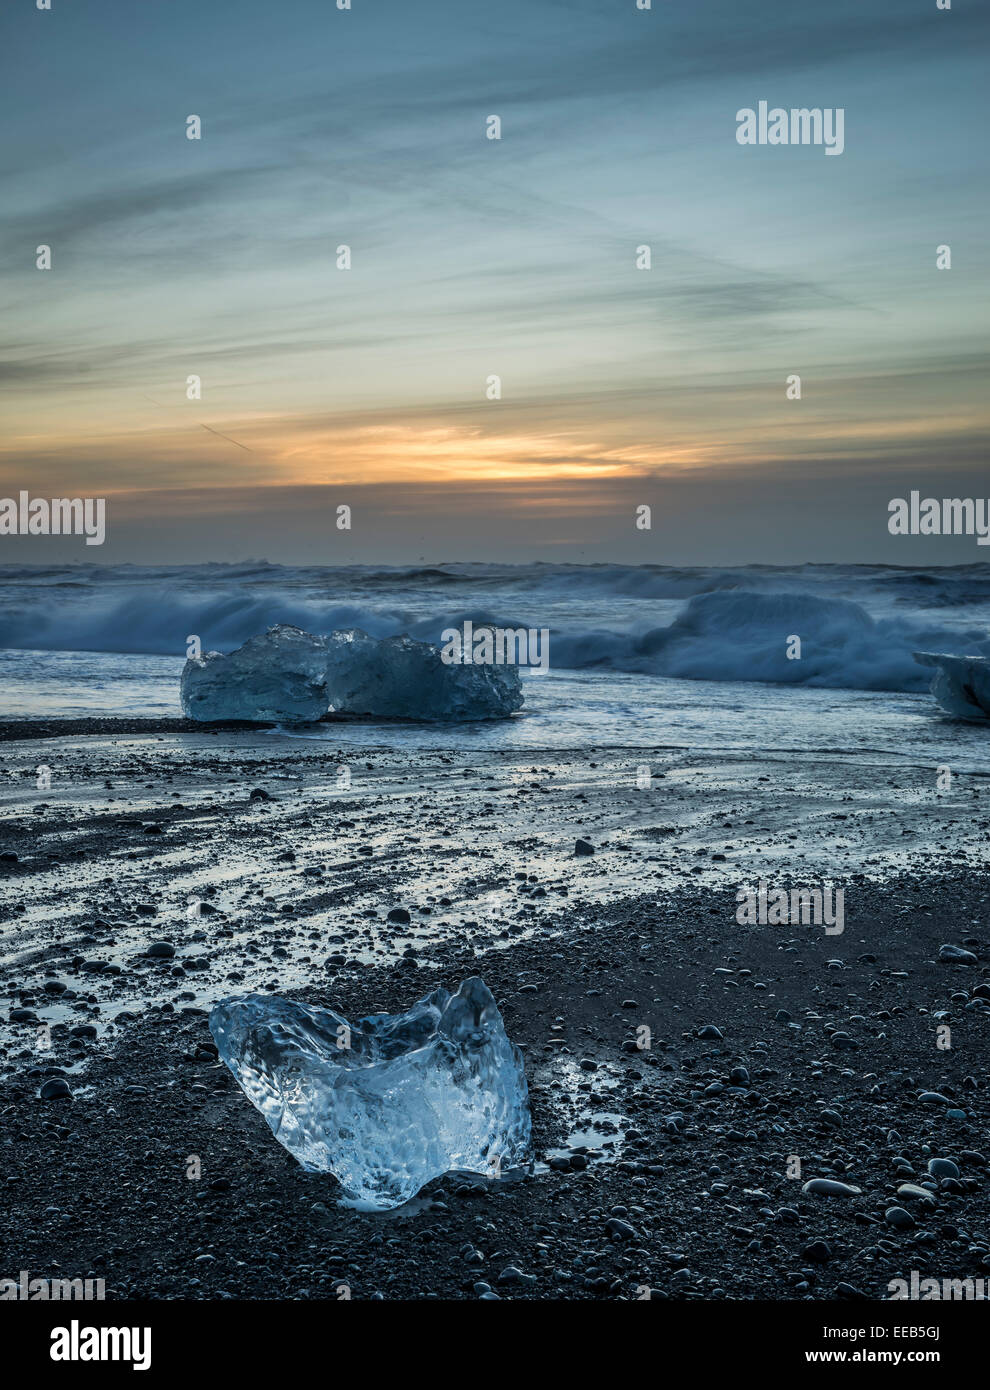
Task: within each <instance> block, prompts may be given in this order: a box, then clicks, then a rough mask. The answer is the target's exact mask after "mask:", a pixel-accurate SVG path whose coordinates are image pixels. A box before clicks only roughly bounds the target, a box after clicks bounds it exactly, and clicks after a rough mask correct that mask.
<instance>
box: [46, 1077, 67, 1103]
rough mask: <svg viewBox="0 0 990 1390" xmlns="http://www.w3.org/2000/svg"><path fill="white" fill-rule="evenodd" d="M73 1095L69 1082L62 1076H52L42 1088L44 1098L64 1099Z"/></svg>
mask: <svg viewBox="0 0 990 1390" xmlns="http://www.w3.org/2000/svg"><path fill="white" fill-rule="evenodd" d="M71 1095H72V1092H71V1091H70V1090H69V1083H68V1082H67V1081H65V1080H64V1079H63V1078H62V1077H61V1076H50V1077H49V1078H48V1080H47V1081H46V1082H45V1084H44V1085H43V1086H42V1088H41V1099H42V1100H64V1099H65V1097H66V1096H71Z"/></svg>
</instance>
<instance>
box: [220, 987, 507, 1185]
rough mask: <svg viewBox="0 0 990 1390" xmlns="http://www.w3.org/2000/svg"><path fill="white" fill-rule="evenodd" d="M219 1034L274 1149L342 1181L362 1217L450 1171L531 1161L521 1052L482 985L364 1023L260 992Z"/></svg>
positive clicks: (225, 1019)
mask: <svg viewBox="0 0 990 1390" xmlns="http://www.w3.org/2000/svg"><path fill="white" fill-rule="evenodd" d="M210 1030H211V1032H212V1033H213V1037H214V1039H215V1040H216V1044H217V1048H218V1050H219V1053H220V1056H221V1058H222V1059H223V1061H224V1062H225V1063H226V1064H227V1066H228V1067H229V1068H230V1070H231V1071H232V1072H233V1074H234V1076H235V1077H236V1078H237V1080H238V1082H239V1083H240V1085H241V1086H242V1087H243V1089H244V1092H245V1094H246V1095H247V1097H248V1099H249V1100H251V1101H252V1103H253V1104H254V1105H256V1106H257V1108H258V1109H259V1110H260V1111H261V1113H262V1115H263V1116H264V1117H265V1119H266V1120H267V1122H268V1124H269V1126H270V1127H271V1130H272V1133H273V1134H274V1135H275V1138H276V1139H277V1140H278V1141H279V1143H280V1144H283V1145H284V1146H285V1147H286V1148H287V1149H288V1150H289V1152H290V1153H291V1154H292V1155H293V1156H294V1157H295V1158H297V1159H298V1160H299V1162H300V1163H301V1164H302V1166H303V1167H304V1168H307V1169H310V1170H311V1171H316V1172H330V1173H333V1174H334V1176H335V1177H337V1178H338V1179H339V1181H340V1183H341V1186H342V1187H343V1189H344V1199H345V1203H346V1204H347V1205H349V1206H355V1207H359V1208H361V1209H362V1210H366V1211H385V1210H387V1209H388V1208H390V1207H396V1206H399V1205H401V1204H402V1203H403V1202H406V1201H408V1200H409V1198H410V1197H413V1196H415V1194H416V1193H417V1192H418V1191H419V1189H420V1188H421V1187H422V1186H423V1185H424V1183H427V1182H429V1181H430V1179H431V1178H436V1177H440V1176H441V1175H442V1174H444V1173H447V1172H450V1171H462V1172H469V1173H482V1174H486V1175H488V1176H489V1177H496V1176H499V1175H500V1174H501V1173H502V1172H504V1171H506V1170H508V1169H518V1168H521V1167H524V1166H525V1165H526V1164H527V1163H528V1161H529V1157H530V1115H529V1093H528V1090H527V1086H526V1073H525V1070H524V1068H523V1061H522V1054H521V1053H520V1051H519V1049H518V1048H517V1047H516V1046H514V1045H513V1044H512V1043H511V1042H510V1041H509V1039H508V1036H507V1035H506V1032H505V1026H504V1024H503V1022H502V1016H501V1014H500V1013H499V1011H498V1006H497V1005H496V1003H495V1000H494V998H493V997H492V994H491V991H490V990H489V989H488V988H487V986H486V985H485V983H484V981H483V980H481V979H479V978H478V977H477V976H474V977H472V978H471V979H468V980H465V981H464V983H463V984H462V985H461V986H460V988H459V989H458V990H457V991H456V993H454V994H449V993H448V992H447V990H445V989H438V990H435V991H434V992H433V993H432V994H430V995H427V996H426V998H425V999H420V1000H419V1002H418V1003H416V1004H414V1005H413V1006H412V1008H411V1009H409V1011H408V1012H407V1013H404V1014H372V1015H370V1016H369V1017H367V1018H362V1019H359V1020H358V1021H357V1022H356V1023H354V1024H349V1023H348V1021H347V1020H346V1019H345V1018H343V1017H342V1016H341V1015H340V1014H337V1013H334V1012H333V1011H332V1010H329V1009H315V1008H310V1007H308V1006H307V1005H305V1004H299V1003H295V1002H293V1001H292V1000H291V999H280V998H278V997H271V996H268V995H260V994H249V995H245V996H243V997H240V998H232V999H225V1000H222V1001H221V1002H220V1003H219V1004H217V1005H216V1007H215V1008H214V1009H213V1011H212V1013H211V1014H210Z"/></svg>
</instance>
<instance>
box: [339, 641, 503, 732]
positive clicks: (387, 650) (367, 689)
mask: <svg viewBox="0 0 990 1390" xmlns="http://www.w3.org/2000/svg"><path fill="white" fill-rule="evenodd" d="M327 689H328V693H329V696H330V706H331V708H332V709H333V711H334V712H335V713H337V714H370V715H378V716H380V717H382V718H386V719H437V720H440V719H442V720H451V721H457V720H469V719H504V718H506V717H507V716H508V715H510V714H512V713H513V712H514V711H515V710H517V709H519V708H520V706H521V705H522V703H523V695H522V682H521V680H520V679H519V668H518V667H517V666H513V665H502V666H496V665H491V664H488V665H481V664H479V665H472V664H471V663H470V662H469V663H467V664H465V665H459V664H456V663H450V664H448V663H446V662H445V661H444V660H443V659H442V657H441V655H440V649H439V647H434V646H432V645H431V644H430V643H429V642H417V641H415V640H414V639H413V638H412V637H385V638H382V639H381V640H379V639H378V638H375V637H369V636H368V634H367V633H366V632H362V631H361V630H360V628H351V629H350V630H349V631H345V632H331V634H330V636H329V637H328V638H327Z"/></svg>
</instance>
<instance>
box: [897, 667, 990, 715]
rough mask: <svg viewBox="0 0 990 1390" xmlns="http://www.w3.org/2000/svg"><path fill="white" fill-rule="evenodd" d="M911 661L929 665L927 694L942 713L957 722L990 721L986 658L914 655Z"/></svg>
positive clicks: (989, 684) (989, 679) (989, 691)
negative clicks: (930, 671) (929, 694)
mask: <svg viewBox="0 0 990 1390" xmlns="http://www.w3.org/2000/svg"><path fill="white" fill-rule="evenodd" d="M914 659H915V661H917V662H919V663H920V664H921V665H922V666H931V667H933V668H934V670H935V676H934V678H933V680H932V684H931V693H932V694H933V695H934V696H935V699H936V700H937V701H938V702H939V704H940V705H941V706H942V708H943V709H944V710H947V711H948V712H949V714H955V715H957V716H959V717H960V718H961V719H990V659H988V658H987V657H985V656H949V655H948V654H947V653H945V652H915V653H914Z"/></svg>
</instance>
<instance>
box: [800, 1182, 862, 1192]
mask: <svg viewBox="0 0 990 1390" xmlns="http://www.w3.org/2000/svg"><path fill="white" fill-rule="evenodd" d="M801 1191H802V1192H804V1193H808V1194H811V1195H814V1196H817V1197H859V1196H860V1195H861V1193H862V1188H860V1187H853V1186H851V1184H849V1183H846V1182H837V1181H836V1180H835V1179H834V1178H812V1179H811V1180H810V1182H806V1183H805V1184H804V1186H803V1187H802V1188H801Z"/></svg>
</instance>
